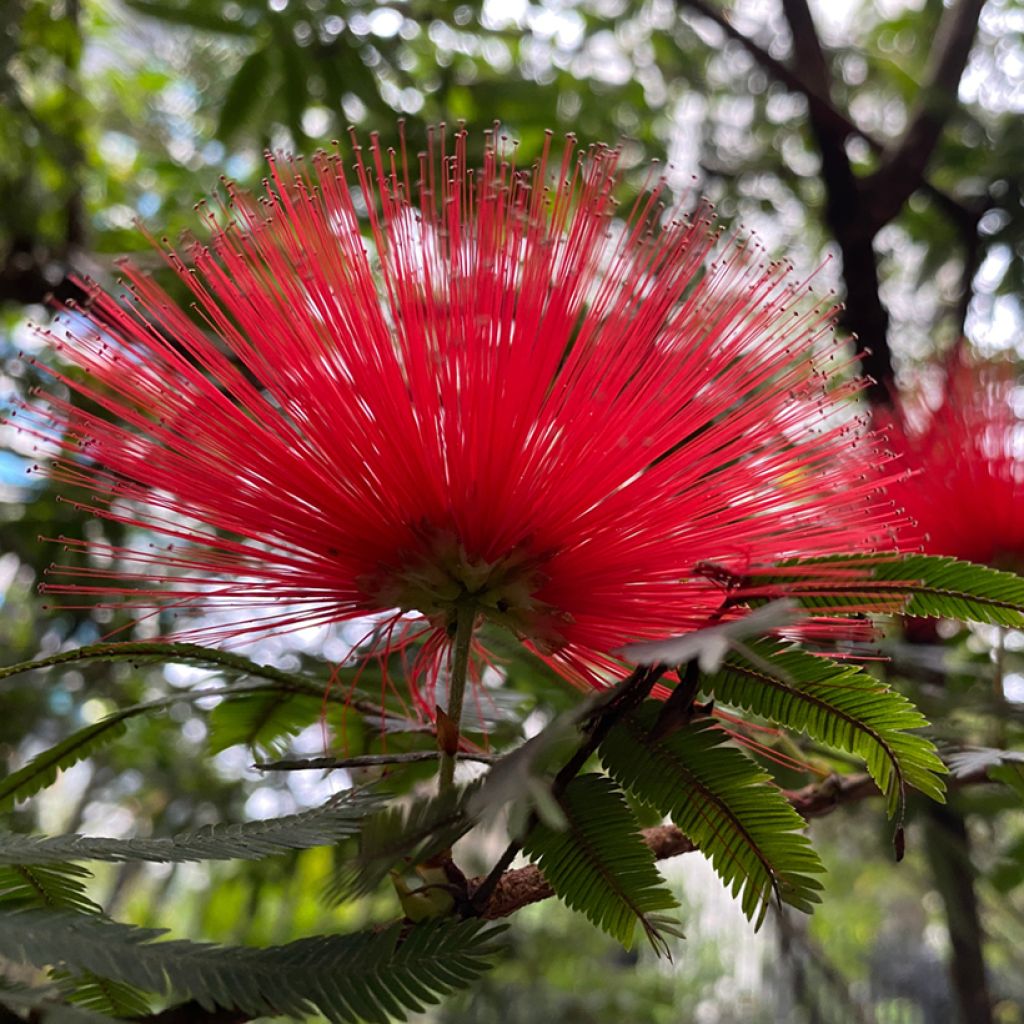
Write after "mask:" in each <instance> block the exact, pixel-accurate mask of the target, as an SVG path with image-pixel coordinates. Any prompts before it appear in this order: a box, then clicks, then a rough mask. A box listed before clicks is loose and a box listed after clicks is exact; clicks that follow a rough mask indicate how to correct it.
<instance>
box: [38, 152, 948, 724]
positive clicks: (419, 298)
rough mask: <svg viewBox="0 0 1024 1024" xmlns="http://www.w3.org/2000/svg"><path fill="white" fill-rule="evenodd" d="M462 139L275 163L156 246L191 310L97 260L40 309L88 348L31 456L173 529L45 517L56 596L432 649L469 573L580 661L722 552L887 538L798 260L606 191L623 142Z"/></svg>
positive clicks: (737, 565) (569, 664) (53, 400)
mask: <svg viewBox="0 0 1024 1024" xmlns="http://www.w3.org/2000/svg"><path fill="white" fill-rule="evenodd" d="M466 146H467V142H466V136H465V134H463V133H459V134H457V135H456V136H455V138H454V140H451V139H447V140H446V139H445V137H444V135H443V133H435V134H434V135H432V137H431V145H430V151H429V152H428V153H426V154H424V155H422V156H421V157H420V158H419V160H418V162H413V161H409V160H407V159H405V156H404V154H401V155H398V156H396V155H395V154H393V153H391V152H385V151H383V150H382V149H381V148H380V147H379V146H378V145H377V144H376V142H375V143H374V145H373V146H372V147H371V150H370V152H369V154H366V155H364V154H362V153H361V151H360V150H359V147H358V146H357V147H356V167H355V178H354V181H351V182H350V181H349V180H347V178H346V175H345V171H344V170H343V164H342V159H341V157H340V156H338V155H337V154H321V155H318V156H317V157H316V158H315V159H314V160H313V168H312V169H311V170H310V169H307V168H306V167H305V166H304V164H303V163H302V162H301V161H292V160H289V161H287V162H284V161H280V162H279V161H273V160H272V161H271V165H270V166H271V180H270V182H268V183H267V185H266V190H265V192H264V194H263V195H261V196H260V198H259V200H258V201H254V200H252V199H251V198H250V197H248V196H246V195H244V194H242V193H239V192H237V191H236V190H235V189H233V188H232V187H231V186H226V198H225V199H224V201H223V203H222V204H221V209H219V210H217V211H216V212H209V213H208V214H207V215H206V220H207V222H208V225H209V228H210V233H211V236H210V241H209V243H208V245H201V244H198V243H195V244H192V245H191V246H189V247H188V250H187V253H186V254H185V255H183V256H179V255H176V254H175V253H174V252H173V251H168V252H167V260H168V262H169V263H170V266H171V267H172V268H173V269H174V270H175V271H176V273H177V275H178V278H179V279H180V282H181V284H182V285H183V286H184V287H185V288H186V289H187V290H188V291H189V292H190V293H191V299H192V311H191V313H190V312H188V311H186V310H185V309H183V308H182V307H181V306H180V305H179V304H178V303H177V302H176V301H174V300H173V299H172V298H170V297H169V295H168V294H167V292H165V291H164V290H163V289H162V288H161V287H160V286H158V285H157V284H156V282H155V281H154V280H153V279H152V278H151V277H149V276H148V275H146V274H145V273H143V272H141V271H140V270H138V269H136V268H134V267H133V266H132V265H130V264H126V265H125V267H124V276H125V279H126V282H127V286H128V291H129V292H130V296H128V301H119V300H117V299H115V298H113V297H111V296H110V295H109V294H107V293H105V292H104V291H102V290H100V289H99V288H96V287H93V286H90V296H91V298H90V301H89V303H88V304H86V306H85V308H82V309H76V310H72V311H71V312H70V313H69V314H68V315H67V316H65V317H63V318H62V319H63V323H62V324H61V326H60V327H56V328H54V330H53V331H51V332H46V333H48V334H50V335H51V337H52V339H53V342H54V345H55V347H56V348H57V349H58V350H59V352H60V353H61V355H62V356H63V358H64V359H66V360H67V361H69V362H70V363H71V364H73V365H74V366H76V367H77V368H78V370H77V371H69V372H66V373H65V372H62V371H61V370H51V371H50V372H51V373H52V375H53V377H54V378H56V380H57V381H58V382H60V383H61V384H63V385H65V386H66V389H67V390H69V391H70V392H72V393H73V395H74V399H72V398H71V397H69V396H68V394H67V391H65V389H64V388H61V387H55V388H53V389H52V392H51V394H50V395H48V396H47V397H48V406H49V413H48V416H49V424H48V425H46V426H40V425H38V424H37V425H36V427H35V428H34V429H36V430H37V431H40V432H41V433H42V434H43V435H44V436H47V437H48V438H50V439H51V441H52V442H54V443H55V444H56V445H57V447H58V449H59V451H58V455H57V457H56V458H55V459H54V460H53V462H52V466H51V469H50V472H51V473H52V475H53V476H54V477H55V478H56V479H57V480H59V481H61V482H63V483H67V484H72V485H76V486H80V487H83V488H88V489H89V491H90V493H92V494H93V495H96V496H97V497H96V498H95V500H94V501H93V502H92V503H91V505H90V510H91V511H92V512H94V513H95V514H96V515H98V516H101V517H104V518H106V519H108V520H115V521H117V522H120V523H123V524H127V525H128V526H129V527H141V528H144V529H145V530H146V531H149V532H150V533H155V534H157V535H159V536H162V537H163V538H165V539H166V541H167V543H166V544H165V545H161V546H156V545H150V546H147V545H146V544H145V543H143V542H140V543H139V544H138V545H137V546H133V547H131V548H130V549H126V548H111V547H108V546H105V545H104V544H102V543H95V542H91V541H90V542H87V541H77V540H65V543H66V544H68V545H70V546H71V547H73V548H85V549H87V550H88V552H89V553H90V556H91V557H90V561H89V562H88V565H89V567H88V568H84V569H83V568H77V569H75V570H73V577H71V578H70V581H68V582H59V583H58V582H51V583H48V584H47V585H46V589H47V590H48V591H49V592H51V593H59V594H63V595H66V596H68V597H74V596H79V597H82V598H88V599H89V600H93V601H94V600H97V599H100V600H103V601H105V602H113V603H116V604H118V605H120V606H132V607H140V608H145V607H150V608H162V607H163V608H178V609H193V610H201V609H204V610H209V609H218V608H219V609H222V610H223V609H225V608H226V609H229V610H230V611H231V615H230V616H229V618H228V619H227V620H226V621H227V623H228V624H227V625H225V624H224V621H225V620H223V618H222V621H221V623H220V624H218V625H210V624H209V623H206V624H204V623H202V622H199V623H198V624H196V625H195V626H194V628H192V629H181V630H176V631H175V634H174V635H176V636H178V637H180V638H191V639H203V640H207V641H209V640H214V639H226V638H237V637H240V636H245V635H248V634H259V633H265V632H269V631H274V630H284V629H289V628H294V627H298V626H304V625H311V624H318V623H327V622H335V621H341V620H346V619H352V618H355V617H359V616H365V615H368V614H371V613H387V612H390V611H394V610H395V609H401V610H403V611H406V612H416V613H419V614H420V615H421V616H423V617H424V618H425V619H426V621H427V623H428V625H429V628H430V629H431V633H430V636H431V644H432V645H433V648H434V649H435V651H436V652H439V651H441V650H443V649H444V647H445V644H446V635H447V631H449V630H450V629H451V627H452V622H453V618H454V616H455V608H456V607H457V606H458V605H459V603H460V602H465V601H467V600H470V601H471V602H472V604H473V606H474V607H475V609H476V612H477V614H478V615H479V616H481V617H483V618H486V619H489V620H492V621H494V622H497V623H499V624H502V625H504V626H507V627H508V628H510V629H511V630H513V631H514V632H515V633H517V634H518V635H519V636H520V637H522V638H523V639H524V640H525V641H526V642H527V643H528V644H530V645H532V647H533V648H534V649H535V650H538V651H539V652H541V653H542V654H543V655H544V656H545V657H547V658H548V659H549V660H550V661H551V663H552V664H553V665H554V666H555V667H556V668H557V669H558V670H559V671H561V672H562V673H563V674H564V675H565V676H566V677H567V678H569V679H571V680H573V681H575V682H577V683H590V684H592V685H601V684H602V682H604V681H607V678H608V675H607V671H608V670H609V669H610V668H611V667H613V666H615V664H616V663H615V661H614V660H613V659H612V658H611V656H610V652H613V651H615V650H616V649H617V648H619V647H620V646H622V645H623V644H626V643H628V642H631V641H638V640H646V639H656V638H661V637H665V636H670V635H677V634H680V633H683V632H685V631H687V630H690V629H693V628H696V627H699V626H700V625H702V624H704V623H705V621H706V620H707V618H708V616H709V615H710V614H712V613H714V612H715V611H716V610H717V609H719V607H720V605H721V603H722V590H721V581H720V579H719V580H717V581H716V579H715V576H716V574H719V573H721V572H725V573H727V574H728V573H738V574H743V573H745V572H747V571H754V572H756V571H757V570H758V568H762V569H763V567H765V566H768V565H770V564H772V563H774V562H777V561H778V560H780V559H784V558H788V557H792V556H812V555H825V554H830V553H835V552H867V551H872V550H876V549H878V548H879V547H881V548H885V549H890V550H891V548H892V541H891V534H892V527H893V523H894V522H895V520H894V517H893V513H892V507H891V506H892V503H891V502H889V501H887V500H882V499H880V498H878V497H876V494H875V490H874V489H875V488H876V487H877V483H876V482H874V479H875V478H874V476H873V474H872V470H873V468H874V466H875V465H877V464H878V462H879V461H880V460H883V459H884V456H882V455H881V454H880V453H879V450H878V449H877V448H876V445H875V439H874V438H873V437H872V436H871V435H870V434H868V433H866V432H865V431H863V430H862V429H861V428H860V426H859V425H858V424H855V423H853V422H852V421H851V418H850V416H849V414H848V411H847V408H846V404H847V398H848V396H849V395H850V393H851V392H852V391H854V390H856V388H857V386H858V385H857V383H856V382H854V381H846V383H838V382H837V375H836V372H835V369H836V364H835V363H834V359H835V351H836V342H835V340H834V338H833V337H832V326H831V321H832V310H831V309H826V308H823V307H822V306H821V305H820V304H815V303H814V302H813V301H811V300H809V299H808V294H807V293H808V288H807V285H806V283H797V282H794V281H793V280H792V278H791V276H790V270H789V268H788V267H786V266H784V265H782V264H780V263H772V262H768V261H766V260H765V259H764V256H763V253H762V251H760V249H759V247H758V246H757V245H755V244H753V243H749V242H748V243H742V242H740V241H737V240H736V239H731V240H728V241H726V242H724V243H722V242H720V240H719V239H718V236H717V235H716V234H715V232H714V231H713V228H712V223H711V219H710V215H709V213H708V211H707V210H706V209H705V208H701V209H698V210H697V211H696V212H695V213H694V214H693V215H692V216H691V217H684V216H682V215H681V214H677V213H666V212H665V209H664V205H663V197H664V194H665V185H664V183H663V182H660V181H654V180H653V178H652V180H651V181H650V182H648V185H647V187H646V188H645V189H644V190H643V192H642V194H641V197H640V198H639V199H638V200H637V201H636V203H635V205H634V206H633V207H632V209H631V210H630V211H629V212H628V214H626V215H624V216H623V215H621V214H620V211H619V210H618V209H617V207H616V203H615V200H614V198H613V192H614V190H615V187H616V185H617V182H618V176H617V171H616V165H617V162H618V160H619V153H618V151H617V150H614V149H607V148H600V147H595V148H591V149H590V150H588V151H586V152H585V153H577V152H575V151H574V149H573V146H572V144H571V143H569V144H568V145H567V146H566V148H565V150H564V152H563V154H562V155H561V156H560V157H558V156H557V155H555V154H553V153H552V152H551V151H550V150H549V149H546V150H545V154H544V157H543V158H542V159H541V160H540V161H539V162H538V163H537V164H536V165H534V166H533V167H530V168H528V169H519V168H517V167H515V166H514V165H513V163H512V162H511V161H510V159H509V158H508V157H507V156H506V155H505V154H503V152H502V147H501V145H500V144H499V143H498V142H497V141H495V140H494V139H493V138H492V139H491V141H490V142H489V144H488V145H487V147H486V155H485V157H484V159H483V164H482V168H481V169H480V170H477V171H474V170H473V169H471V168H470V167H469V165H468V162H467V157H466ZM413 178H415V180H414V181H413V180H411V179H413ZM364 225H366V226H367V230H366V231H365V233H364V231H363V230H362V229H363V226H364ZM122 298H124V297H122ZM58 332H59V333H60V335H61V336H60V337H58V336H57V333H58ZM37 415H38V413H37ZM30 429H32V428H31V427H30ZM961 500H964V499H961ZM702 566H704V568H702ZM707 566H712V567H713V568H712V570H711V571H708V568H707ZM69 571H70V570H67V569H65V568H62V567H60V566H54V567H52V569H51V572H52V573H53V574H55V576H56V578H57V579H59V578H60V576H61V574H62V573H65V574H66V573H67V572H69ZM807 581H808V584H809V585H811V586H813V587H815V588H817V589H819V590H820V588H821V586H822V585H823V583H825V582H827V580H826V581H823V580H821V579H819V578H817V576H816V574H815V573H814V572H813V571H810V570H809V571H808V575H807ZM417 697H418V698H419V701H420V703H421V705H422V706H424V707H429V708H430V709H431V710H432V704H431V702H430V701H429V700H428V699H427V698H426V696H424V695H419V694H417Z"/></svg>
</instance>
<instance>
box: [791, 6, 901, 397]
mask: <svg viewBox="0 0 1024 1024" xmlns="http://www.w3.org/2000/svg"><path fill="white" fill-rule="evenodd" d="M782 10H783V13H784V14H785V16H786V21H787V23H788V24H789V28H790V32H791V33H792V36H793V59H794V61H795V64H796V66H797V67H800V68H801V69H803V75H804V80H805V81H807V82H808V83H809V85H810V88H811V89H812V90H813V92H814V94H815V95H816V96H820V97H822V98H823V100H824V101H825V103H826V104H828V106H829V108H830V109H834V108H832V106H831V102H830V95H829V94H830V78H831V76H830V72H829V68H828V64H827V63H826V61H825V55H824V53H823V51H822V48H821V42H820V40H819V38H818V32H817V29H816V28H815V26H814V20H813V18H812V17H811V12H810V9H809V8H808V6H807V2H806V0H782ZM809 112H810V125H811V134H812V135H813V136H814V141H815V143H816V144H817V147H818V151H819V153H820V154H821V177H822V181H823V182H824V185H825V221H826V223H827V224H828V226H829V229H830V230H831V232H832V234H833V236H834V237H835V240H836V242H838V243H839V250H840V252H841V253H842V259H843V280H844V282H845V284H846V296H845V305H844V309H843V313H842V315H841V323H842V325H843V327H844V328H846V330H848V331H849V332H850V333H851V334H853V335H854V336H855V337H857V338H858V339H859V340H860V343H861V344H862V345H864V346H865V349H864V351H863V353H862V355H861V365H862V366H863V368H864V372H865V374H866V375H867V376H868V377H869V384H868V388H867V396H868V399H869V400H870V401H871V402H872V403H876V404H877V403H883V404H884V403H886V402H888V401H889V397H890V396H889V389H888V384H889V381H891V380H892V376H893V369H892V355H891V353H890V351H889V313H888V311H887V310H886V308H885V306H884V305H883V304H882V298H881V294H880V291H881V289H880V283H879V278H878V264H877V261H876V259H875V247H874V236H875V231H874V229H873V227H872V225H871V224H870V223H869V222H868V220H867V218H866V217H865V215H864V199H865V197H864V194H863V193H862V191H861V185H860V183H859V182H858V180H857V177H856V175H855V174H854V173H853V168H852V166H851V165H850V160H849V157H848V156H847V155H846V137H847V134H848V133H847V132H846V131H840V130H837V129H836V127H835V126H834V119H833V118H832V117H831V116H826V115H825V114H824V113H823V111H822V109H821V108H820V106H818V105H811V106H809Z"/></svg>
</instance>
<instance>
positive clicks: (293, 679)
mask: <svg viewBox="0 0 1024 1024" xmlns="http://www.w3.org/2000/svg"><path fill="white" fill-rule="evenodd" d="M154 660H156V661H161V662H166V663H169V664H190V663H195V664H200V665H209V666H211V667H213V668H229V669H233V670H234V671H236V672H242V673H244V674H246V675H250V676H254V677H255V678H258V679H269V680H272V681H273V682H276V683H286V684H291V685H298V686H309V684H310V682H311V681H310V680H309V679H306V678H305V677H304V676H301V675H297V674H293V673H291V672H285V671H283V670H282V669H279V668H274V667H273V666H272V665H259V664H257V663H256V662H255V661H250V660H249V659H248V658H245V657H243V656H242V655H240V654H232V653H230V652H229V651H219V650H217V649H216V648H214V647H199V646H198V645H196V644H177V643H152V642H132V641H129V642H126V643H122V644H89V645H87V646H86V647H76V648H75V649H74V650H73V651H60V652H59V653H57V654H49V655H47V656H46V657H44V658H37V659H35V660H34V661H22V662H19V663H18V664H16V665H5V666H3V667H2V668H0V680H3V679H7V678H9V677H11V676H16V675H20V674H21V673H22V672H32V671H34V670H36V669H44V668H52V667H53V666H54V665H70V664H74V663H75V662H79V661H133V662H142V661H154Z"/></svg>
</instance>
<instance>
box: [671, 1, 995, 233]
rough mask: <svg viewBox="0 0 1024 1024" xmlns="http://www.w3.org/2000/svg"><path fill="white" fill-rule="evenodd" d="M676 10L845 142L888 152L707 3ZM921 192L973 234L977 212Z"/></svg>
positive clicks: (928, 187)
mask: <svg viewBox="0 0 1024 1024" xmlns="http://www.w3.org/2000/svg"><path fill="white" fill-rule="evenodd" d="M677 6H679V7H689V8H691V9H692V10H694V11H696V12H697V13H698V14H700V15H702V16H703V17H705V18H707V19H708V20H709V21H713V22H714V23H715V24H716V25H717V26H718V27H719V28H720V29H721V30H722V32H724V33H725V35H726V36H727V37H728V38H729V39H732V40H733V41H734V42H737V43H739V44H740V46H742V47H743V48H744V49H745V50H746V51H747V53H749V54H750V55H751V56H752V57H753V58H754V59H755V60H756V61H757V62H758V64H760V65H761V67H763V68H764V69H765V70H766V71H768V72H770V73H771V75H772V77H773V78H775V79H776V81H778V82H781V83H782V84H783V85H785V86H786V87H787V88H788V89H789V90H790V91H791V92H798V93H800V94H801V95H802V96H803V97H804V98H805V99H806V100H807V106H808V110H809V111H811V112H813V113H814V114H815V115H816V116H817V117H818V118H819V120H820V121H821V123H822V124H823V125H826V126H828V127H829V128H830V129H831V130H832V131H834V132H835V133H836V134H837V135H840V136H841V137H842V139H843V140H844V141H845V140H846V139H847V138H848V137H849V136H851V135H856V136H857V137H858V138H860V139H863V140H864V141H865V142H866V143H867V144H868V147H869V148H870V149H871V151H872V152H873V153H877V154H882V153H884V152H885V151H886V146H885V144H884V143H882V142H880V141H879V140H878V139H876V138H875V137H874V136H873V135H871V134H870V133H869V132H867V131H866V130H865V129H863V128H861V127H860V126H859V125H857V124H856V122H854V121H853V120H852V119H851V118H850V117H848V116H847V115H846V114H844V113H843V112H842V111H841V110H838V109H837V108H836V107H835V106H834V105H833V104H832V101H831V99H830V98H829V97H828V96H827V95H823V94H821V93H820V92H819V91H818V90H817V89H815V88H814V87H813V86H812V85H811V83H810V82H808V80H807V79H806V78H805V77H804V76H803V75H802V74H801V73H800V72H798V71H795V70H793V69H791V68H789V67H787V66H786V65H785V64H784V63H783V62H782V61H780V60H778V59H777V58H775V57H773V56H772V55H771V54H770V53H769V52H768V51H767V50H765V49H763V48H762V47H761V46H759V45H758V44H757V43H756V42H754V40H753V39H751V38H750V37H749V36H746V35H744V34H743V33H742V32H740V31H739V29H737V28H735V27H734V26H733V24H732V23H731V22H730V21H729V20H728V18H726V16H725V14H724V13H723V12H722V11H720V10H718V9H717V8H716V7H715V6H714V5H713V4H712V3H710V2H708V0H677ZM919 185H920V188H921V190H922V191H923V192H925V193H926V194H927V195H928V196H929V198H930V199H932V201H933V202H935V204H936V205H937V206H938V207H939V209H941V210H942V211H943V213H944V214H945V215H946V216H947V217H948V218H949V219H950V221H952V222H953V223H954V224H956V226H957V228H958V229H959V230H960V231H961V232H964V231H967V230H971V231H973V228H974V225H975V224H976V223H977V214H976V213H975V211H973V210H972V209H970V208H969V207H967V206H965V205H964V204H963V203H962V202H961V201H960V200H959V199H957V198H956V197H955V196H951V195H950V194H949V193H948V192H944V191H943V190H942V189H940V188H938V187H936V186H935V185H933V184H931V182H929V181H927V180H921V181H920V182H919Z"/></svg>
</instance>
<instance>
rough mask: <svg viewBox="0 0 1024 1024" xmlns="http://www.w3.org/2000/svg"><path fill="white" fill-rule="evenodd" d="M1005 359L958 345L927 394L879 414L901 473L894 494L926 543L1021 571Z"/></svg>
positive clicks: (1019, 421) (1022, 431)
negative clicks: (933, 392) (974, 354)
mask: <svg viewBox="0 0 1024 1024" xmlns="http://www.w3.org/2000/svg"><path fill="white" fill-rule="evenodd" d="M1020 393H1021V392H1020V386H1019V384H1018V383H1017V380H1016V378H1015V374H1014V370H1013V366H1012V365H1011V364H1010V363H1008V362H979V361H977V360H975V359H972V358H971V357H969V356H967V355H964V354H963V353H962V352H960V351H958V352H957V353H956V354H955V355H954V356H953V358H952V359H950V360H949V362H948V364H947V366H946V367H945V377H944V379H943V381H942V390H941V392H940V394H939V396H938V398H937V400H933V401H932V402H931V403H929V402H927V401H926V400H925V398H924V396H923V395H921V394H916V395H911V396H909V397H907V398H905V399H904V400H903V401H902V402H901V403H900V404H899V405H898V407H897V409H896V412H895V413H892V414H888V415H886V414H882V416H883V419H882V422H881V423H880V426H882V427H883V428H884V429H885V431H886V433H887V434H888V437H889V444H890V446H891V447H892V449H893V450H894V452H895V453H896V454H897V455H898V456H899V458H900V464H901V465H902V466H903V467H904V468H905V469H906V471H907V472H906V473H905V475H904V476H903V477H901V478H900V479H899V480H898V481H896V482H895V483H892V484H890V485H889V488H888V491H889V495H890V497H892V498H893V500H894V501H895V502H896V504H897V505H898V506H900V507H902V508H903V509H905V511H906V512H907V514H908V516H910V517H911V519H912V520H913V521H914V523H915V525H914V527H913V530H914V533H915V534H916V535H918V536H919V537H920V538H921V546H922V548H923V550H924V551H925V552H926V553H928V554H932V555H949V556H952V557H955V558H962V559H965V560H967V561H971V562H980V563H981V564H983V565H992V566H997V567H1002V568H1007V569H1012V570H1015V571H1018V572H1020V571H1024V418H1022V416H1021V406H1020Z"/></svg>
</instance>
